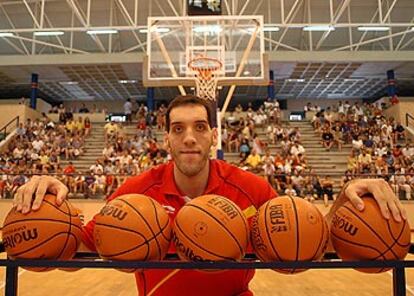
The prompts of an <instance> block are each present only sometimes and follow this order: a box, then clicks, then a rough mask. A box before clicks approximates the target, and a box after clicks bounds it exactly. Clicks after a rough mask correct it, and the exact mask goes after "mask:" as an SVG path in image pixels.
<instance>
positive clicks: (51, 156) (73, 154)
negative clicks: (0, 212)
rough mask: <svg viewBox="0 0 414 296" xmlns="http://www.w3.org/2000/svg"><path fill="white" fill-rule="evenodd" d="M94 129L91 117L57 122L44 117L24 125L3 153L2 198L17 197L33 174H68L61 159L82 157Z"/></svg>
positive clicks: (0, 164) (0, 167)
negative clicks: (86, 140) (86, 139)
mask: <svg viewBox="0 0 414 296" xmlns="http://www.w3.org/2000/svg"><path fill="white" fill-rule="evenodd" d="M90 130H91V123H90V121H89V119H88V117H85V118H82V117H79V118H76V120H75V119H74V118H73V117H65V119H64V120H62V121H59V122H57V123H55V122H53V121H51V120H50V119H49V118H48V117H47V116H46V114H43V115H42V117H41V118H40V119H36V120H31V119H27V121H26V122H24V123H20V124H19V126H18V127H17V129H16V131H15V137H14V138H13V139H11V140H10V141H9V142H8V144H7V147H5V151H3V152H2V153H1V154H0V175H1V178H0V179H1V180H0V197H1V198H2V197H11V196H13V194H14V193H15V192H16V190H17V188H18V187H20V186H21V185H23V184H24V183H26V182H27V180H28V179H29V177H30V176H31V175H34V174H65V169H66V168H62V165H61V160H74V159H77V158H79V157H80V156H82V154H83V153H84V141H85V138H86V137H88V135H89V133H90ZM61 177H62V178H63V179H65V176H61Z"/></svg>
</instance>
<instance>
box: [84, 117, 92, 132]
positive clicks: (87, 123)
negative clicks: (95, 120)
mask: <svg viewBox="0 0 414 296" xmlns="http://www.w3.org/2000/svg"><path fill="white" fill-rule="evenodd" d="M83 126H84V128H85V137H87V136H89V134H90V133H91V129H92V124H91V121H90V120H89V117H85V120H84V121H83Z"/></svg>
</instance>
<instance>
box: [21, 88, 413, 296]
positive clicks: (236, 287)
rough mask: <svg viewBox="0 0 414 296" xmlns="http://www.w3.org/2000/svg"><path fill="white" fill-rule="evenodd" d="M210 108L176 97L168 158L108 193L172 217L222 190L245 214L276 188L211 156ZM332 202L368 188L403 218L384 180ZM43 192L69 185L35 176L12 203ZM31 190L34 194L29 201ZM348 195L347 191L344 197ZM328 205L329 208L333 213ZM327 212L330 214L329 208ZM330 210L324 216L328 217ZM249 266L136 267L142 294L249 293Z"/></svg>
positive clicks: (24, 204)
mask: <svg viewBox="0 0 414 296" xmlns="http://www.w3.org/2000/svg"><path fill="white" fill-rule="evenodd" d="M210 122H211V111H210V109H209V107H208V105H207V104H206V103H205V101H203V100H201V99H199V98H197V97H194V96H180V97H177V98H176V99H174V100H173V101H172V102H171V103H170V105H169V107H168V110H167V114H166V128H167V132H166V134H165V143H166V145H167V147H168V150H169V153H170V154H171V157H172V159H173V161H172V162H170V163H168V164H164V165H160V166H158V167H155V168H153V169H151V170H149V171H147V172H145V173H143V174H142V175H140V176H137V177H133V178H131V179H129V180H128V181H127V182H125V183H124V184H123V185H122V186H121V187H120V188H119V189H118V190H117V191H116V192H115V193H114V194H113V195H112V196H111V197H110V198H109V199H114V198H116V197H117V196H120V195H123V194H127V193H142V194H146V195H149V196H151V197H152V198H154V199H155V200H157V201H159V202H160V203H161V204H162V205H163V206H164V208H166V210H167V211H168V212H169V213H170V215H171V216H172V217H175V215H176V213H177V212H178V211H179V209H180V208H181V207H182V206H183V205H184V204H185V203H186V202H187V201H189V200H191V199H192V198H196V197H197V196H200V195H203V194H209V193H213V194H219V195H223V196H226V197H227V198H229V199H231V200H233V201H234V202H235V203H237V204H238V205H239V207H240V208H241V209H242V210H243V211H244V213H245V214H246V216H248V217H249V216H251V215H253V214H254V212H255V210H256V209H257V208H259V207H260V205H261V204H263V203H264V202H265V201H267V200H268V199H270V198H272V197H275V196H276V194H275V192H274V191H273V189H272V188H271V187H270V185H269V184H268V183H267V182H265V181H264V179H262V178H260V177H257V176H255V175H253V174H250V173H248V172H244V171H242V170H240V169H238V168H236V167H233V166H231V165H229V164H227V163H225V162H222V161H218V160H210V159H209V152H210V148H211V147H212V146H214V145H215V144H216V143H217V130H216V129H215V128H211V124H210ZM344 191H345V192H346V195H345V194H342V195H340V197H339V198H338V199H337V201H338V202H337V203H336V204H335V205H334V206H333V207H332V208H333V211H334V210H336V209H337V208H338V207H339V206H340V205H341V204H342V203H343V202H345V201H346V200H347V199H350V201H351V202H352V203H353V204H354V206H355V207H357V208H358V209H360V210H362V209H363V202H362V200H361V199H360V197H359V196H361V195H363V194H364V193H367V192H371V193H373V194H374V197H375V198H376V200H377V201H378V203H379V205H380V207H381V210H382V213H383V215H384V216H385V217H386V218H388V219H389V212H390V211H391V212H392V214H393V216H394V218H395V219H396V220H401V215H402V216H403V218H404V219H405V212H404V210H403V208H402V206H401V204H400V203H399V201H398V199H396V197H395V195H394V194H393V192H392V190H391V188H390V187H389V186H388V184H387V183H386V182H385V181H383V180H360V181H354V182H353V183H351V184H350V185H349V186H346V189H345V190H344ZM46 192H50V193H52V194H56V195H57V202H58V203H59V202H61V201H62V200H63V199H65V198H66V195H67V192H68V189H67V188H66V187H65V186H64V185H63V184H62V183H61V182H59V181H58V180H56V179H54V178H52V177H48V176H42V177H34V178H32V179H31V181H30V182H29V183H28V184H27V185H25V186H23V188H22V189H20V190H19V192H18V194H16V198H15V206H16V208H17V210H21V211H22V212H23V213H27V212H29V211H30V210H31V209H32V210H37V209H38V208H39V207H40V204H41V202H42V200H43V197H44V195H45V193H46ZM33 195H34V196H35V198H34V200H33V203H31V202H32V199H33ZM346 196H348V197H346ZM333 211H332V213H333ZM330 215H331V214H330ZM330 215H329V216H328V219H329V218H330ZM94 225H95V222H94V220H92V221H90V222H89V223H88V224H87V225H86V226H85V228H84V232H83V242H84V243H85V245H86V246H87V247H88V248H90V249H92V250H94V249H95V246H94V243H93V237H92V233H93V228H94ZM253 275H254V271H252V270H229V271H223V272H219V273H214V272H199V271H195V270H146V271H144V272H141V273H136V281H137V285H138V290H139V294H140V295H244V296H246V295H252V292H251V291H250V290H249V288H248V284H249V282H250V280H251V279H252V278H253Z"/></svg>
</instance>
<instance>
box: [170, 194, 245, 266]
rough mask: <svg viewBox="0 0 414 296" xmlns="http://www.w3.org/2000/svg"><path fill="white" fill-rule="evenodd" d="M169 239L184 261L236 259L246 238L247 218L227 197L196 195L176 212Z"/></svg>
mask: <svg viewBox="0 0 414 296" xmlns="http://www.w3.org/2000/svg"><path fill="white" fill-rule="evenodd" d="M173 241H174V244H175V247H176V251H177V254H178V256H179V257H180V258H181V259H182V260H185V261H206V260H207V261H222V260H231V261H234V260H240V259H241V258H243V256H244V253H245V250H246V248H247V245H248V241H249V232H248V224H247V220H246V218H245V217H244V215H243V213H242V212H241V210H240V209H239V207H238V206H237V205H236V204H235V203H233V202H232V201H230V200H229V199H227V198H225V197H222V196H218V195H204V196H200V197H197V198H195V199H193V200H192V201H190V202H188V203H187V204H186V205H184V206H183V207H182V208H181V210H180V211H179V212H178V214H177V216H176V218H175V220H174V226H173Z"/></svg>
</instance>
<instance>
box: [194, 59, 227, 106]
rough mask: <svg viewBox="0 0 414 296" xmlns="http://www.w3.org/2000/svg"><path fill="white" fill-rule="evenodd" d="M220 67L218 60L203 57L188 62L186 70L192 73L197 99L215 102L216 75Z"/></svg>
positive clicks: (221, 65)
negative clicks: (188, 69)
mask: <svg viewBox="0 0 414 296" xmlns="http://www.w3.org/2000/svg"><path fill="white" fill-rule="evenodd" d="M222 67H223V64H222V63H221V62H220V61H219V60H217V59H214V58H209V57H203V56H201V57H196V58H194V59H192V60H190V61H189V62H188V68H190V69H191V71H192V72H193V73H194V77H195V82H196V95H197V96H198V97H200V98H203V99H206V100H211V101H215V100H216V89H217V81H218V74H219V71H220V70H221V68H222Z"/></svg>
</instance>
